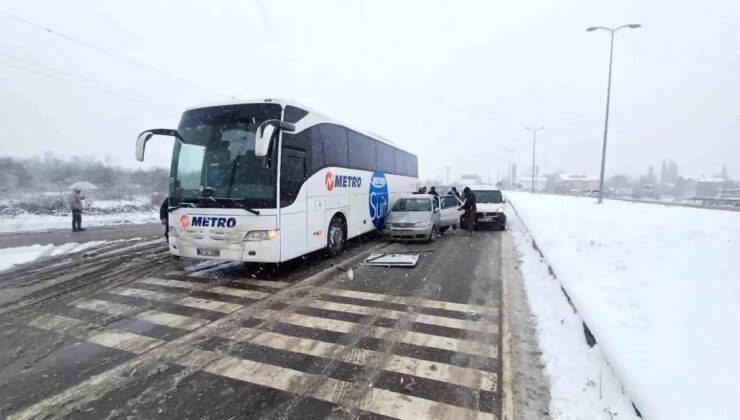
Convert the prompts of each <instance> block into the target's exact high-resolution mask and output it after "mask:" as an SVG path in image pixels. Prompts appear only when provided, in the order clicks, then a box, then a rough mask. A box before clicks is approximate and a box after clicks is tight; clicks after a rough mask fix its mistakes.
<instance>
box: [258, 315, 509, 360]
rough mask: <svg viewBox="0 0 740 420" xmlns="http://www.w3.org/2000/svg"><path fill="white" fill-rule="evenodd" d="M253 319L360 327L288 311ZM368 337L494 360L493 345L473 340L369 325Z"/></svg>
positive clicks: (349, 330) (339, 329) (338, 328)
mask: <svg viewBox="0 0 740 420" xmlns="http://www.w3.org/2000/svg"><path fill="white" fill-rule="evenodd" d="M253 316H254V317H255V318H258V319H263V320H268V321H270V320H272V321H278V322H283V323H286V324H292V325H298V326H301V327H308V328H315V329H320V330H327V331H334V332H340V333H345V334H346V333H352V332H357V330H358V329H359V328H360V324H356V323H354V322H349V321H340V320H336V319H329V318H321V317H315V316H310V315H303V314H297V313H291V312H282V311H273V310H263V311H261V312H260V313H259V314H255V315H253ZM363 331H364V333H365V335H366V336H368V337H373V338H379V339H381V340H382V339H387V338H388V336H389V335H391V334H393V332H394V331H398V332H399V333H400V336H399V338H398V341H401V342H404V343H408V344H413V345H417V346H423V347H432V348H437V349H442V350H449V351H455V352H460V353H467V354H471V355H476V356H483V357H490V358H496V357H498V350H497V347H496V346H492V345H487V344H485V343H479V342H476V341H469V340H463V339H459V338H451V337H441V336H437V335H432V334H426V333H420V332H413V331H402V330H394V329H391V328H386V327H376V326H370V327H367V328H366V329H364V330H363Z"/></svg>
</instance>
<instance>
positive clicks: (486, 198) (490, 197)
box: [473, 190, 504, 203]
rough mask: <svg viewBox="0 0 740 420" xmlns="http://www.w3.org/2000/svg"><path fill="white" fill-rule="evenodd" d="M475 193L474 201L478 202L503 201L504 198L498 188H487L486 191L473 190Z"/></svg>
mask: <svg viewBox="0 0 740 420" xmlns="http://www.w3.org/2000/svg"><path fill="white" fill-rule="evenodd" d="M473 194H475V201H476V202H478V203H503V202H504V199H503V196H502V195H501V191H498V190H487V191H473Z"/></svg>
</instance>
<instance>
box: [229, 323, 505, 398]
mask: <svg viewBox="0 0 740 420" xmlns="http://www.w3.org/2000/svg"><path fill="white" fill-rule="evenodd" d="M218 336H219V337H221V338H226V339H229V340H234V341H245V342H249V343H253V344H259V345H261V346H265V347H271V348H274V349H279V350H286V351H290V352H295V353H302V354H307V355H311V356H317V357H324V358H330V359H334V360H339V361H343V362H348V363H353V364H358V365H368V364H370V363H371V361H372V360H381V359H383V358H387V360H386V361H385V363H386V364H384V365H383V366H382V369H383V370H387V371H391V372H398V373H403V374H407V375H413V376H418V377H421V378H428V379H433V380H436V381H441V382H449V383H453V384H457V385H462V386H465V387H468V388H478V389H482V390H488V391H495V387H496V374H495V373H492V372H482V371H479V370H475V369H470V368H464V367H459V366H453V365H448V364H445V363H439V362H430V361H426V360H421V359H415V358H412V357H406V356H398V355H395V354H392V355H390V356H388V355H385V354H383V353H382V352H378V351H374V350H367V349H361V348H350V347H348V346H345V345H342V344H334V343H326V342H323V341H317V340H312V339H309V338H303V337H293V336H288V335H283V334H279V333H275V332H271V331H263V330H256V329H252V328H243V327H240V328H236V329H232V330H228V331H219V332H218Z"/></svg>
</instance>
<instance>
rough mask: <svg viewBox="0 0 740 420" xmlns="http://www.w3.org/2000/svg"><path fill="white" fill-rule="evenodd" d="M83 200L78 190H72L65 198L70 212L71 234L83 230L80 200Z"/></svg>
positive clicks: (80, 191)
mask: <svg viewBox="0 0 740 420" xmlns="http://www.w3.org/2000/svg"><path fill="white" fill-rule="evenodd" d="M84 198H85V196H84V195H83V194H82V190H79V189H73V190H72V192H71V193H69V197H68V198H67V203H68V204H69V209H70V210H72V232H81V231H84V230H85V229H83V228H82V200H83V199H84Z"/></svg>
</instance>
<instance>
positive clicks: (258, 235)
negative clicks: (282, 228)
mask: <svg viewBox="0 0 740 420" xmlns="http://www.w3.org/2000/svg"><path fill="white" fill-rule="evenodd" d="M276 236H277V230H275V229H270V230H250V231H249V232H247V234H246V235H245V236H244V240H245V241H266V240H269V239H274V238H275V237H276Z"/></svg>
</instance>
